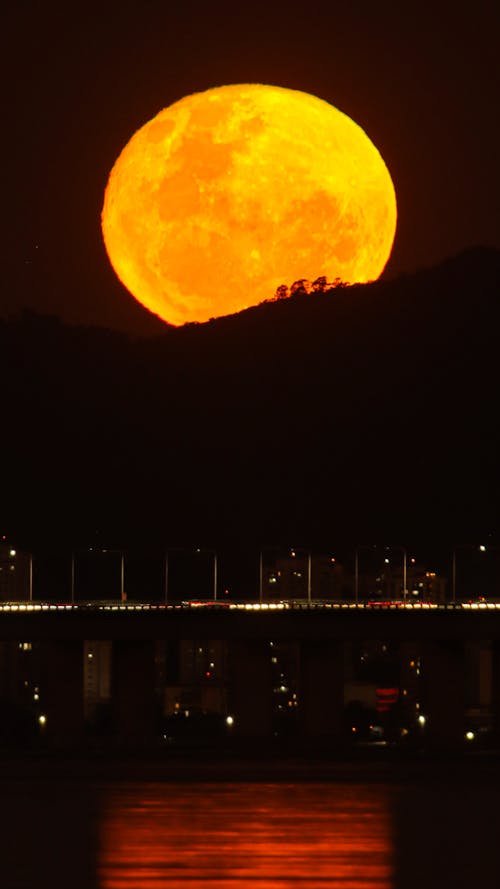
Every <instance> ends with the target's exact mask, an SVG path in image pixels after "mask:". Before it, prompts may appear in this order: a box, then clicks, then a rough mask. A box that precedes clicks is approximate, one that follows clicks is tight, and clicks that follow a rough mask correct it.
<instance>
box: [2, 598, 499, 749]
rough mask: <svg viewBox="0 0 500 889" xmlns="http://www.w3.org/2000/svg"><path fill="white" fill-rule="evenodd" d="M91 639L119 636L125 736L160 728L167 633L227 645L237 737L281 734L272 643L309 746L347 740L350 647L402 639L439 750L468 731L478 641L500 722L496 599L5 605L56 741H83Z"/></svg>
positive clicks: (119, 707) (115, 697) (119, 729)
mask: <svg viewBox="0 0 500 889" xmlns="http://www.w3.org/2000/svg"><path fill="white" fill-rule="evenodd" d="M85 640H87V641H89V640H108V641H111V651H112V654H111V674H110V682H111V712H112V724H113V729H114V732H115V734H114V737H115V738H117V739H119V740H120V743H130V744H136V743H141V744H142V743H144V742H147V741H148V739H149V738H151V739H152V738H153V736H154V733H155V730H154V725H155V713H157V706H158V698H157V689H156V691H155V685H157V682H156V675H157V674H156V658H157V651H158V643H159V642H160V643H161V642H162V640H165V641H166V642H171V641H172V642H173V641H176V640H177V641H180V640H191V641H195V640H199V641H201V640H220V641H222V642H224V643H225V652H226V654H225V656H224V658H225V660H224V671H223V676H222V678H221V679H220V680H218V681H220V683H221V685H222V686H223V691H224V695H225V699H226V700H227V707H228V713H230V714H231V715H232V717H233V718H234V733H235V735H236V734H239V735H240V737H242V738H250V739H251V738H253V739H257V738H259V737H260V738H265V737H266V736H271V734H272V708H273V699H272V681H271V657H270V642H271V641H273V642H274V643H276V642H294V643H295V646H296V651H297V652H298V663H299V674H298V689H299V700H300V712H299V716H300V731H301V732H302V734H303V736H304V738H306V739H307V741H308V742H309V741H311V743H312V742H313V741H314V740H319V741H320V742H321V743H322V744H323V743H329V744H335V743H337V742H339V743H340V739H341V737H342V735H343V724H342V723H343V714H344V679H345V675H346V674H345V665H346V644H348V643H349V642H352V641H361V640H378V641H390V642H392V643H396V644H397V646H399V663H400V669H401V685H402V687H403V685H404V684H406V679H405V678H404V677H405V670H407V665H408V664H409V663H414V659H415V658H418V663H419V680H418V682H419V692H418V694H419V698H420V701H421V707H422V711H423V712H424V713H425V714H426V720H427V724H426V736H427V738H428V743H429V746H433V747H435V748H446V749H449V748H452V747H458V746H460V745H461V744H462V743H463V739H464V721H465V709H466V706H465V704H466V697H465V689H466V684H467V681H468V680H467V675H466V674H467V651H469V655H470V650H471V649H470V646H471V643H472V645H473V646H475V647H476V650H477V651H479V650H480V651H481V657H482V659H483V660H482V661H481V663H482V664H483V666H484V664H486V667H485V675H486V674H487V677H488V679H487V682H488V683H489V688H490V692H491V694H490V701H491V712H492V714H493V716H492V718H493V725H494V726H497V727H498V728H500V603H497V602H478V603H456V604H446V605H436V604H434V603H426V602H422V603H404V602H387V603H378V604H374V603H361V602H360V603H353V602H341V601H336V602H331V601H329V602H321V601H312V602H307V601H295V602H279V603H278V602H276V603H252V602H242V603H239V602H227V601H225V602H217V601H211V602H197V601H192V602H186V603H171V604H152V603H132V602H91V603H90V602H88V603H82V602H80V603H78V604H76V603H74V604H54V603H48V602H11V603H2V604H1V605H0V641H1V643H2V646H3V649H5V651H7V650H10V651H11V652H12V657H13V659H14V660H13V664H14V667H13V669H14V670H15V669H17V668H16V667H15V658H16V652H17V651H18V650H19V649H21V650H22V646H19V642H27V641H29V642H32V643H36V646H37V652H38V653H37V657H38V658H39V662H40V675H41V680H40V698H41V699H42V695H43V707H44V714H45V716H46V734H47V740H48V741H50V742H51V743H53V744H55V745H56V744H74V743H80V739H81V738H83V737H84V715H83V714H84V675H85V673H84V642H85ZM467 646H468V648H467ZM483 662H484V663H483ZM4 663H5V661H4ZM481 669H483V668H481ZM167 678H168V677H167ZM499 740H500V731H499Z"/></svg>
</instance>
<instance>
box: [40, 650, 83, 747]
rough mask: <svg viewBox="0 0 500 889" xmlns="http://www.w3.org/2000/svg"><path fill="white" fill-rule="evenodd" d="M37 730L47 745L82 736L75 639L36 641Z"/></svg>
mask: <svg viewBox="0 0 500 889" xmlns="http://www.w3.org/2000/svg"><path fill="white" fill-rule="evenodd" d="M40 667H41V673H40V678H41V681H40V705H41V709H40V720H43V719H44V718H45V721H44V722H40V729H41V731H42V732H44V734H45V737H46V739H47V742H48V744H49V745H51V746H58V747H59V746H60V747H64V746H66V745H70V744H71V745H74V744H75V743H78V742H79V741H80V740H81V739H82V736H83V725H84V718H83V645H82V642H81V641H80V640H78V639H76V640H74V639H52V640H50V641H47V642H43V643H40Z"/></svg>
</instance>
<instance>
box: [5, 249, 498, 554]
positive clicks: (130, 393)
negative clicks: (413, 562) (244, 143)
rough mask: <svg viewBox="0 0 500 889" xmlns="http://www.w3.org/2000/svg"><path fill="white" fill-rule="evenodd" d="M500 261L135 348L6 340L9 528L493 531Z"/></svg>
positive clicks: (287, 307) (289, 304) (353, 291)
mask: <svg viewBox="0 0 500 889" xmlns="http://www.w3.org/2000/svg"><path fill="white" fill-rule="evenodd" d="M499 296H500V254H499V253H498V252H497V251H493V250H488V249H485V248H484V249H477V250H474V251H470V252H468V253H466V254H463V255H461V256H459V257H457V258H456V259H454V260H450V261H448V262H447V263H444V264H443V265H441V266H439V267H438V268H435V269H430V270H427V271H423V272H419V273H418V274H416V275H414V276H411V277H406V278H402V279H399V280H397V281H391V282H376V283H374V284H370V285H364V286H356V287H351V288H345V289H337V290H333V291H331V292H329V293H327V294H317V295H309V296H304V297H299V296H296V297H294V298H292V299H290V300H284V301H280V302H275V303H268V304H264V305H261V306H258V307H256V308H252V309H248V310H247V311H245V312H242V313H240V314H239V315H235V316H231V317H227V318H222V319H219V320H217V321H213V322H210V323H208V324H205V325H189V326H186V327H184V328H180V329H171V328H166V329H165V333H164V334H162V335H160V336H156V337H154V338H152V339H142V340H141V339H139V340H132V339H130V338H127V337H126V336H124V335H122V334H118V333H113V332H110V331H107V330H102V329H96V328H78V327H68V326H65V325H63V324H62V323H60V322H59V321H58V320H57V319H54V318H45V317H38V316H33V315H28V316H23V317H20V318H15V319H10V320H9V321H4V322H2V323H1V324H0V369H1V374H2V380H3V382H4V399H3V423H2V436H1V445H0V453H1V456H2V465H3V469H4V472H3V482H2V502H1V506H0V509H1V512H2V519H1V522H2V524H3V525H4V526H5V527H9V528H12V529H13V530H16V531H19V532H20V533H23V534H26V535H28V536H29V535H31V534H41V533H43V534H61V535H66V536H68V537H74V536H78V535H83V536H84V535H85V534H87V533H88V532H89V531H90V530H91V529H94V528H96V527H98V528H101V529H104V531H105V533H108V534H111V533H112V536H113V537H114V538H115V539H117V538H120V539H123V540H126V539H128V538H130V537H134V538H137V537H138V536H139V537H143V538H145V539H150V538H151V537H153V538H155V539H158V540H160V539H161V540H164V539H168V540H171V541H173V540H177V541H179V542H181V541H182V542H184V541H188V542H193V541H213V542H216V541H225V542H229V543H231V542H232V541H236V542H238V541H241V540H242V539H245V540H248V541H256V542H257V541H281V540H282V541H289V540H290V539H293V540H301V541H304V542H306V541H310V542H312V543H314V544H318V545H320V544H321V543H323V542H325V543H328V542H330V541H331V540H332V539H338V538H339V537H342V538H345V539H351V540H353V539H355V540H362V539H379V540H382V539H386V540H387V539H389V538H390V539H392V540H401V539H408V538H409V537H412V538H415V537H418V538H419V539H420V538H421V539H424V538H437V537H440V538H442V539H448V538H449V539H457V536H458V538H460V539H467V538H468V536H469V535H473V537H474V539H475V538H477V536H478V534H480V533H481V532H482V531H483V530H484V531H489V530H493V529H494V528H495V527H498V506H497V504H498V497H499V493H500V491H499V474H498V468H497V455H498V453H499V449H500V440H499V439H500V434H499V432H500V430H499V424H498V420H497V412H498V407H497V400H498V399H497V389H498V382H499V371H498V359H497V336H498V329H499V323H498V322H499V320H500V308H499Z"/></svg>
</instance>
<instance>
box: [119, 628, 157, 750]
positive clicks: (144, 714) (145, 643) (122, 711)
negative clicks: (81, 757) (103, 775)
mask: <svg viewBox="0 0 500 889" xmlns="http://www.w3.org/2000/svg"><path fill="white" fill-rule="evenodd" d="M111 671H112V673H111V712H112V724H113V730H114V734H115V738H116V740H117V743H118V744H120V745H124V746H143V745H144V744H146V745H147V744H150V743H151V742H152V741H153V739H154V736H155V729H156V721H157V720H156V717H157V708H156V698H155V643H154V642H153V641H151V640H149V639H147V640H137V639H116V640H114V641H113V649H112V666H111Z"/></svg>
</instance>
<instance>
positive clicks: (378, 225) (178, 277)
mask: <svg viewBox="0 0 500 889" xmlns="http://www.w3.org/2000/svg"><path fill="white" fill-rule="evenodd" d="M396 216H397V212H396V197H395V192H394V186H393V184H392V180H391V177H390V175H389V172H388V170H387V167H386V165H385V163H384V161H383V160H382V157H381V156H380V154H379V152H378V151H377V149H376V148H375V146H374V145H373V143H372V142H371V141H370V139H369V138H368V136H367V135H366V133H365V132H364V131H363V130H362V129H361V127H359V126H358V125H357V124H356V123H354V121H352V120H351V119H350V118H349V117H347V116H346V115H345V114H343V113H342V112H341V111H338V109H337V108H334V107H333V106H332V105H329V104H328V103H327V102H325V101H323V100H322V99H318V98H316V97H315V96H311V95H309V94H308V93H303V92H300V91H297V90H290V89H284V88H282V87H275V86H264V85H262V84H240V85H231V86H222V87H216V88H214V89H209V90H207V91H206V92H202V93H195V94H194V95H191V96H186V97H185V98H183V99H180V101H178V102H175V103H174V104H173V105H170V106H169V107H168V108H165V109H164V110H163V111H160V112H159V114H157V115H156V117H154V118H153V119H152V120H150V121H149V122H148V123H146V124H144V126H142V127H141V128H140V129H139V130H137V132H136V133H135V134H134V135H133V136H132V138H131V139H130V141H129V142H128V143H127V145H126V146H125V148H124V149H123V151H122V152H121V154H120V156H119V157H118V159H117V161H116V163H115V165H114V166H113V169H112V170H111V173H110V176H109V181H108V184H107V187H106V191H105V195H104V206H103V210H102V231H103V237H104V243H105V246H106V250H107V253H108V256H109V259H110V261H111V264H112V266H113V268H114V270H115V272H116V274H117V275H118V278H119V279H120V280H121V282H122V283H123V284H124V285H125V287H126V288H127V289H128V290H129V291H130V293H132V295H133V296H134V297H135V298H136V299H137V300H139V302H141V303H142V304H143V305H144V306H145V307H146V308H147V309H149V310H150V311H151V312H154V313H155V314H156V315H159V316H160V318H162V319H163V320H164V321H167V322H168V323H170V324H174V325H181V324H185V323H186V322H193V321H198V322H202V321H207V320H208V319H209V318H214V317H218V316H221V315H228V314H232V313H233V312H239V311H241V310H242V309H245V308H247V307H248V306H251V305H256V304H257V303H260V302H262V301H263V300H265V299H271V298H273V296H274V294H275V292H276V288H277V287H278V286H279V285H281V284H287V285H290V284H292V283H293V282H294V281H296V280H298V279H301V278H305V279H308V280H314V279H316V278H318V277H321V276H324V277H326V278H327V279H328V280H329V281H332V280H334V279H337V278H340V280H341V281H344V282H349V283H351V284H354V283H363V282H366V281H372V280H375V279H376V278H378V277H379V275H380V274H381V273H382V271H383V269H384V266H385V265H386V263H387V260H388V258H389V255H390V252H391V248H392V243H393V240H394V233H395V229H396Z"/></svg>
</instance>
